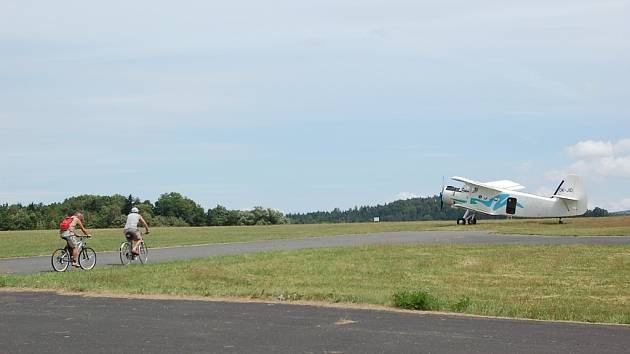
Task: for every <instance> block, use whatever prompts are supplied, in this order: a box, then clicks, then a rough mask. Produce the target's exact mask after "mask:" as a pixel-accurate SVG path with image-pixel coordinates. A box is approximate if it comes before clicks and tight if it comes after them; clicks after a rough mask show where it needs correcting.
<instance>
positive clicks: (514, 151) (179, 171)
mask: <svg viewBox="0 0 630 354" xmlns="http://www.w3.org/2000/svg"><path fill="white" fill-rule="evenodd" d="M628 18H630V0H624V1H618V0H614V1H610V0H600V1H581V0H571V1H568V0H558V1H538V0H529V1H487V0H480V1H472V2H471V1H449V0H447V1H440V2H435V1H418V0H410V1H400V0H388V1H372V0H362V1H344V0H335V1H329V0H318V1H288V0H287V1H280V0H269V1H264V2H260V1H242V0H234V1H229V2H227V1H177V2H172V1H156V0H152V1H145V0H138V1H133V2H129V1H107V2H99V3H95V2H85V1H63V0H61V1H54V2H50V1H27V0H25V1H0V151H1V154H0V203H2V202H6V203H18V202H21V203H30V202H43V203H50V202H60V201H63V200H64V199H65V198H67V197H70V196H74V195H79V194H100V195H111V194H115V193H118V194H122V195H129V194H133V195H134V196H138V197H140V198H141V199H143V200H144V199H150V200H152V201H155V200H156V199H157V198H158V197H159V195H160V194H162V193H167V192H179V193H182V194H183V195H185V196H187V197H189V198H191V199H193V200H195V201H196V202H198V203H199V204H200V205H202V206H203V207H205V208H209V207H214V206H215V205H217V204H221V205H224V206H226V207H228V208H233V209H247V208H252V207H254V206H259V205H260V206H264V207H271V208H275V209H279V210H282V211H284V212H306V211H314V210H331V209H333V208H336V207H338V208H341V209H346V208H350V207H354V206H361V205H375V204H383V203H387V202H391V201H394V200H396V199H401V198H409V197H414V196H427V195H434V194H438V193H439V192H440V188H441V185H442V178H443V177H446V183H447V184H449V183H451V184H456V182H454V181H450V180H449V177H450V176H454V175H457V176H464V177H467V178H471V179H475V180H478V181H494V180H502V179H509V180H513V181H517V182H519V183H521V184H523V185H525V186H526V187H527V190H525V191H529V192H532V193H539V194H543V195H551V194H552V193H553V191H554V190H555V188H556V187H557V185H558V183H559V182H560V180H561V179H562V176H563V175H565V174H567V173H577V174H579V175H581V176H582V177H583V179H584V181H585V184H586V186H587V191H588V195H589V207H591V208H593V207H595V206H599V207H603V208H606V209H608V210H610V211H617V210H626V209H630V188H629V187H630V96H629V93H630V41H628V38H630V21H628Z"/></svg>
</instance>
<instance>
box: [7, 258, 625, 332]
mask: <svg viewBox="0 0 630 354" xmlns="http://www.w3.org/2000/svg"><path fill="white" fill-rule="evenodd" d="M628 279H630V246H593V245H588V246H587V245H536V246H505V245H503V246H469V245H434V246H366V247H358V248H333V249H311V250H299V251H284V252H270V253H259V254H249V255H240V256H224V257H214V258H208V259H199V260H193V261H178V262H171V263H161V264H148V265H144V266H130V267H125V268H123V267H111V268H101V269H95V270H93V271H76V272H67V273H41V274H35V275H26V276H11V275H0V287H9V288H42V289H64V290H69V291H80V292H81V291H93V292H114V293H120V294H167V295H191V296H211V297H226V296H227V297H245V298H262V299H284V300H315V301H324V302H345V303H361V304H377V305H386V306H393V305H394V303H395V301H396V300H395V296H394V295H395V294H405V293H407V294H411V297H409V299H410V300H409V302H410V303H411V304H412V305H413V304H414V303H417V302H418V301H420V300H418V296H423V295H418V294H420V293H426V294H427V295H428V296H427V298H428V299H429V306H430V307H429V308H431V309H434V310H439V311H458V312H465V313H470V314H477V315H491V316H506V317H517V318H533V319H544V320H574V321H584V322H606V323H623V324H630V287H628Z"/></svg>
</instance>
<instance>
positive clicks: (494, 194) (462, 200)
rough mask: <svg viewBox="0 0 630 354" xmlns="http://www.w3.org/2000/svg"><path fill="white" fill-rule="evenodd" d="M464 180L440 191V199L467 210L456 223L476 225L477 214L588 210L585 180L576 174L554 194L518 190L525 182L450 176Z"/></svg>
mask: <svg viewBox="0 0 630 354" xmlns="http://www.w3.org/2000/svg"><path fill="white" fill-rule="evenodd" d="M451 179H453V180H454V181H459V182H463V183H464V186H463V187H461V188H456V187H453V186H447V187H446V188H443V189H442V193H440V200H441V203H442V205H443V203H446V204H447V205H451V206H452V207H453V208H460V209H465V210H466V212H465V213H464V216H463V217H461V218H460V219H457V224H458V225H459V224H460V223H462V224H466V223H468V224H476V223H477V217H476V213H477V212H479V213H484V214H488V215H504V216H508V217H521V218H559V222H560V223H562V218H563V217H568V216H578V215H582V214H584V213H585V212H586V207H587V197H586V191H585V190H584V185H583V184H582V179H580V177H579V176H576V175H568V176H566V177H565V178H564V179H563V180H562V182H560V185H559V186H558V188H556V192H555V193H554V194H553V195H552V196H551V197H542V196H538V195H535V194H529V193H522V192H517V191H518V190H521V189H524V188H525V187H523V186H522V185H520V184H518V183H516V182H512V181H507V180H502V181H494V182H485V183H481V182H475V181H472V180H469V179H467V178H463V177H451Z"/></svg>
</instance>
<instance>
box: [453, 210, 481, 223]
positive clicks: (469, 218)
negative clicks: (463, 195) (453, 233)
mask: <svg viewBox="0 0 630 354" xmlns="http://www.w3.org/2000/svg"><path fill="white" fill-rule="evenodd" d="M466 223H468V225H476V224H477V215H476V214H475V213H473V214H472V215H470V212H469V210H466V212H465V213H464V216H462V217H461V218H459V219H457V225H460V224H461V225H466Z"/></svg>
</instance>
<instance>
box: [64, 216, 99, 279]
mask: <svg viewBox="0 0 630 354" xmlns="http://www.w3.org/2000/svg"><path fill="white" fill-rule="evenodd" d="M77 226H79V228H80V229H81V231H83V234H84V235H85V236H87V237H92V235H90V233H89V232H88V231H87V230H86V229H85V226H83V214H82V213H81V212H78V211H77V212H75V213H74V214H72V215H68V216H66V217H65V218H64V219H63V221H62V222H61V224H59V236H60V237H61V238H62V239H64V240H65V241H66V243H67V244H68V248H69V249H70V250H71V256H72V265H73V266H75V267H77V266H78V263H77V253H78V249H77V246H78V245H79V240H78V239H77V237H76V234H75V233H74V232H75V230H76V227H77Z"/></svg>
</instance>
